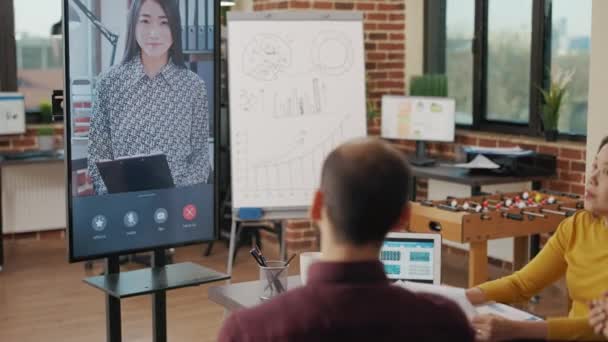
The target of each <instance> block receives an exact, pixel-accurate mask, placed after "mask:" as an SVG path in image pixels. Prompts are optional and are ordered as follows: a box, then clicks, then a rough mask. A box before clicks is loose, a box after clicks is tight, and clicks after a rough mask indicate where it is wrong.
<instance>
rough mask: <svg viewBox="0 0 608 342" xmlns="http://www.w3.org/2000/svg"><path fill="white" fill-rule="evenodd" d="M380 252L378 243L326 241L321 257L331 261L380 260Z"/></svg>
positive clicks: (322, 247)
mask: <svg viewBox="0 0 608 342" xmlns="http://www.w3.org/2000/svg"><path fill="white" fill-rule="evenodd" d="M379 253H380V250H379V249H378V246H376V245H363V246H355V245H350V244H335V243H326V244H323V245H322V246H321V254H322V257H321V259H322V260H323V261H330V262H360V261H378V255H379Z"/></svg>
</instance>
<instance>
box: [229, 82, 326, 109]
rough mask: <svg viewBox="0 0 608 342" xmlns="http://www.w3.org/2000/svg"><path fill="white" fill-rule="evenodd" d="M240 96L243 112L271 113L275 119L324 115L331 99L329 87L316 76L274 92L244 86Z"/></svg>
mask: <svg viewBox="0 0 608 342" xmlns="http://www.w3.org/2000/svg"><path fill="white" fill-rule="evenodd" d="M275 89H276V88H275ZM238 98H239V107H240V109H241V110H242V111H244V112H250V113H259V114H272V116H273V117H274V118H275V119H287V118H297V117H303V116H310V115H318V114H322V113H323V110H324V109H325V107H326V103H327V102H328V95H327V89H326V86H325V84H324V83H323V82H322V81H321V80H319V78H316V77H315V78H313V79H312V80H308V81H304V82H301V83H297V82H293V83H290V84H289V86H286V87H283V88H279V89H276V90H274V91H273V90H266V89H265V88H259V89H245V88H243V89H240V91H239V93H238ZM267 103H269V104H270V105H267Z"/></svg>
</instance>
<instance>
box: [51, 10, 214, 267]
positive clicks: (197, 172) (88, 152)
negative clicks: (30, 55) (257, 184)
mask: <svg viewBox="0 0 608 342" xmlns="http://www.w3.org/2000/svg"><path fill="white" fill-rule="evenodd" d="M218 3H219V1H214V0H64V26H63V29H64V46H65V93H66V96H65V98H66V102H65V104H64V107H65V112H66V137H67V143H66V158H67V159H68V163H67V164H68V178H69V179H68V191H69V194H68V202H69V203H68V208H69V213H68V216H69V217H68V221H69V244H70V261H80V260H87V259H93V258H99V257H104V256H108V255H117V254H127V253H133V252H137V251H145V250H151V249H155V248H168V247H172V246H178V245H185V244H190V243H196V242H202V241H209V240H213V239H215V238H216V234H217V230H216V229H215V227H216V224H215V220H216V217H217V215H216V213H217V208H218V205H217V203H216V201H215V199H216V198H217V196H216V193H217V187H216V186H215V179H216V178H217V177H216V176H215V173H216V162H215V161H216V158H215V157H216V156H217V153H216V150H217V149H216V145H217V144H215V143H214V132H215V131H217V129H216V127H215V126H216V125H215V122H216V121H217V120H215V118H216V117H217V112H218V111H217V110H216V105H217V104H218V103H219V101H218V99H217V95H218V92H217V89H219V87H218V85H219V82H218V75H219V73H218V71H219V51H218V50H216V49H215V47H216V46H217V42H218V41H219V31H218V29H217V27H219V25H218V26H217V27H216V23H218V21H219V20H218V19H219V11H218V8H219V5H218Z"/></svg>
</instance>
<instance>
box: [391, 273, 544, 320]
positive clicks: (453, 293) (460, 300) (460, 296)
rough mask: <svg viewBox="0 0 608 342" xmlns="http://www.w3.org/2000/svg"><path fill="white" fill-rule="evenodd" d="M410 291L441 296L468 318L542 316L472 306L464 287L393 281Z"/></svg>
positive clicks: (500, 307) (505, 308) (492, 304)
mask: <svg viewBox="0 0 608 342" xmlns="http://www.w3.org/2000/svg"><path fill="white" fill-rule="evenodd" d="M395 285H397V286H401V287H403V288H405V289H408V290H410V291H412V292H417V293H431V294H434V295H438V296H442V297H445V298H447V299H450V300H451V301H453V302H455V303H456V304H458V306H459V307H460V309H461V310H462V311H463V312H464V314H465V315H466V316H467V318H468V319H472V318H473V317H475V316H477V315H486V314H494V315H496V316H500V317H503V318H506V319H510V320H514V321H542V318H540V317H538V316H534V315H532V314H531V313H529V312H526V311H522V310H519V309H516V308H514V307H512V306H509V305H505V304H500V303H495V302H489V303H486V304H483V305H480V306H473V304H471V302H469V299H468V298H467V296H466V289H463V288H459V287H452V286H445V285H432V284H424V283H416V282H411V281H398V282H396V283H395Z"/></svg>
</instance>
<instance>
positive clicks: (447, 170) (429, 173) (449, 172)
mask: <svg viewBox="0 0 608 342" xmlns="http://www.w3.org/2000/svg"><path fill="white" fill-rule="evenodd" d="M411 172H412V177H411V179H410V185H411V187H410V188H411V189H413V191H412V192H411V193H410V199H411V200H412V201H415V200H416V178H428V179H436V180H442V181H445V182H450V183H456V184H461V185H468V186H470V187H471V192H472V193H471V195H472V196H477V195H479V194H480V193H481V186H482V185H499V184H510V183H521V182H532V190H540V187H541V185H540V182H541V181H543V180H546V179H547V178H548V177H547V176H526V177H517V176H500V175H492V174H475V173H473V174H470V173H469V171H468V170H466V169H460V168H455V167H448V166H431V167H421V166H413V165H412V166H411Z"/></svg>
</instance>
